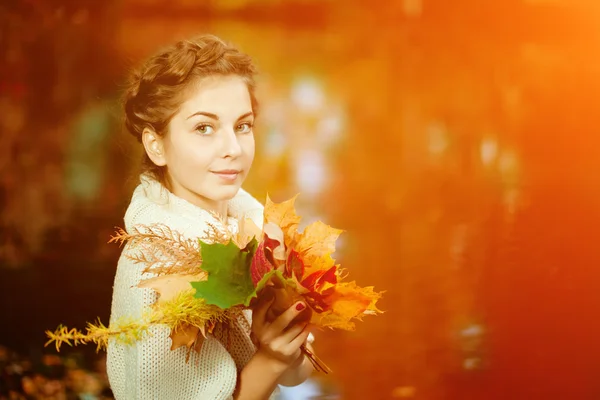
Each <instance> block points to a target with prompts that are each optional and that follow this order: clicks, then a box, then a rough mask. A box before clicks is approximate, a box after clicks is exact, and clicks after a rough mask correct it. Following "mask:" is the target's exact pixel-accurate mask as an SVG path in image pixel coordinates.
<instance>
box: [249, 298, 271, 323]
mask: <svg viewBox="0 0 600 400" xmlns="http://www.w3.org/2000/svg"><path fill="white" fill-rule="evenodd" d="M267 295H269V294H268V293H267ZM273 300H274V297H273V296H270V299H265V300H264V301H262V302H260V303H259V304H258V306H257V307H256V308H255V309H254V311H253V312H252V323H255V322H256V323H257V324H259V325H264V324H265V321H266V317H267V311H269V307H271V304H272V303H273Z"/></svg>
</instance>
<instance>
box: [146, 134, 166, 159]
mask: <svg viewBox="0 0 600 400" xmlns="http://www.w3.org/2000/svg"><path fill="white" fill-rule="evenodd" d="M142 143H143V144H144V149H146V154H148V157H149V158H150V160H152V162H153V163H154V164H156V165H157V166H159V167H164V166H165V165H167V159H166V157H165V149H164V143H163V140H162V137H160V136H159V135H158V134H157V133H156V132H154V131H153V130H152V129H150V128H144V131H143V132H142Z"/></svg>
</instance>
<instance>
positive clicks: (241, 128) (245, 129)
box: [237, 122, 252, 133]
mask: <svg viewBox="0 0 600 400" xmlns="http://www.w3.org/2000/svg"><path fill="white" fill-rule="evenodd" d="M237 131H238V132H239V133H249V132H250V131H252V123H250V122H244V123H243V124H239V125H238V126H237Z"/></svg>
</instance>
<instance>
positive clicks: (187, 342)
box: [169, 324, 204, 350]
mask: <svg viewBox="0 0 600 400" xmlns="http://www.w3.org/2000/svg"><path fill="white" fill-rule="evenodd" d="M199 333H200V329H199V328H198V327H196V326H194V325H189V324H183V325H182V326H179V327H177V328H175V329H171V335H169V337H170V338H171V350H175V349H178V348H180V347H183V346H185V347H187V348H188V349H189V348H190V347H192V345H194V343H195V342H196V340H197V339H198V338H199V337H200V338H201V339H199V340H202V341H203V340H204V336H202V335H199Z"/></svg>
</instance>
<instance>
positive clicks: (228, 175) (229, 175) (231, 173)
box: [211, 169, 241, 183]
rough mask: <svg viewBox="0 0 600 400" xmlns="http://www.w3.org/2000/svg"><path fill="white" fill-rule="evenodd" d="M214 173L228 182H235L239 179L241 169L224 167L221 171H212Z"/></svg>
mask: <svg viewBox="0 0 600 400" xmlns="http://www.w3.org/2000/svg"><path fill="white" fill-rule="evenodd" d="M211 172H212V173H213V174H215V175H216V176H218V177H219V178H221V180H223V181H224V182H226V183H233V182H235V181H236V180H237V177H238V176H239V175H240V173H241V171H240V170H237V169H223V170H220V171H211Z"/></svg>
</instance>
